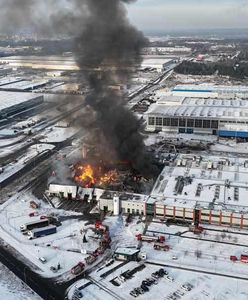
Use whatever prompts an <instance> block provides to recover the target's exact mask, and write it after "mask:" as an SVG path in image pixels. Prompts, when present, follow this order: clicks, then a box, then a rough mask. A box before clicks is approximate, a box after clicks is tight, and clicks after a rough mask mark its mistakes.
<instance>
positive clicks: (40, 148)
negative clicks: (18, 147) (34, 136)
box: [0, 144, 55, 182]
mask: <svg viewBox="0 0 248 300" xmlns="http://www.w3.org/2000/svg"><path fill="white" fill-rule="evenodd" d="M54 147H55V146H53V145H49V144H37V145H33V146H31V147H29V148H28V149H27V150H26V152H25V153H24V154H23V155H22V156H20V157H18V159H17V160H16V161H15V162H12V163H10V164H8V166H7V167H5V168H4V171H3V173H2V174H0V182H2V181H4V180H6V179H7V178H9V177H10V176H12V175H13V174H15V173H16V172H18V171H20V170H21V169H23V168H24V167H25V165H27V164H28V163H29V162H30V161H31V160H32V159H33V158H35V157H36V156H38V155H41V154H42V153H44V152H45V151H49V150H52V149H54Z"/></svg>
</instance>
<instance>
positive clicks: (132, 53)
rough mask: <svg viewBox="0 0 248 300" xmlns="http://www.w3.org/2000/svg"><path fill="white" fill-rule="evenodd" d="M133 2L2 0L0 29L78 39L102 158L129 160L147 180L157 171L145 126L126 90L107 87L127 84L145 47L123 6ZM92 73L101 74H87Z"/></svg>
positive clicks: (78, 57)
mask: <svg viewBox="0 0 248 300" xmlns="http://www.w3.org/2000/svg"><path fill="white" fill-rule="evenodd" d="M0 1H1V0H0ZM41 2H42V3H41ZM131 2H135V0H60V2H58V1H56V0H46V1H35V0H24V1H23V0H11V1H9V0H7V1H4V2H3V1H1V6H0V9H1V13H0V19H1V24H2V28H3V27H4V28H6V27H8V26H9V28H8V29H11V30H12V29H14V28H13V27H17V28H20V27H21V26H23V27H25V26H28V24H30V25H32V26H34V27H35V28H36V29H38V31H39V32H42V33H47V34H51V33H64V34H68V33H73V34H74V35H75V36H76V39H75V45H74V55H75V58H76V61H77V63H78V65H79V66H80V68H81V70H82V72H83V75H84V78H85V79H86V80H87V82H88V84H89V86H90V89H91V93H90V95H89V96H88V97H87V99H86V102H87V104H88V106H89V107H90V108H91V109H92V111H93V112H94V124H93V125H94V126H92V128H91V129H92V134H93V132H94V133H95V132H97V137H95V140H98V143H101V146H102V145H104V147H103V148H104V151H103V155H104V156H105V157H103V158H105V160H110V159H117V160H122V161H129V162H130V163H131V165H132V166H133V168H134V169H135V170H137V171H138V172H140V173H141V174H142V175H144V176H147V177H149V176H151V175H152V174H153V173H154V172H156V169H155V168H154V166H153V164H152V161H151V158H150V156H148V155H147V153H146V151H145V146H144V138H143V136H142V135H141V133H140V129H141V124H140V122H139V121H138V119H137V118H136V117H135V116H134V115H133V114H132V113H131V112H130V111H129V110H128V109H127V108H126V107H125V102H124V100H123V91H118V92H116V90H113V89H110V88H109V86H116V85H118V84H124V85H127V84H128V83H129V81H130V79H131V76H132V74H133V72H134V70H135V69H136V67H137V66H139V64H140V62H141V53H140V52H141V49H142V47H143V46H145V45H146V43H147V40H146V38H145V37H144V36H143V34H142V32H140V31H138V30H137V29H136V28H135V27H134V26H132V25H131V24H130V23H129V21H128V18H127V12H126V8H125V6H124V3H131ZM58 3H60V4H58ZM56 4H57V6H56ZM1 17H2V18H1ZM13 19H14V21H12V20H13ZM92 69H97V71H85V70H92ZM81 123H82V124H83V125H84V120H82V121H81ZM88 128H89V127H88ZM106 153H107V154H108V155H106Z"/></svg>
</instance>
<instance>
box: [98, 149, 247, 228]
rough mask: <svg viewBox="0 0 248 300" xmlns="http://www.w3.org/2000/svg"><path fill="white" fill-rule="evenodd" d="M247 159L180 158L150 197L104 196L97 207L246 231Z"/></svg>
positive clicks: (166, 171) (164, 175)
mask: <svg viewBox="0 0 248 300" xmlns="http://www.w3.org/2000/svg"><path fill="white" fill-rule="evenodd" d="M247 199H248V160H245V159H242V158H240V159H237V158H225V157H222V158H220V157H214V156H212V157H209V156H208V157H201V156H199V157H196V156H193V155H180V156H179V157H178V159H177V160H176V161H174V162H172V163H171V165H170V166H166V167H165V168H164V170H163V171H162V173H161V174H160V176H159V177H158V179H157V181H156V183H155V185H154V188H153V191H152V192H151V194H150V196H145V195H137V194H129V193H120V194H118V192H109V191H106V192H104V193H103V194H102V195H101V196H100V197H99V199H98V200H99V207H100V209H101V210H103V211H112V212H114V214H115V215H116V214H119V213H131V214H139V215H147V216H149V215H150V216H154V217H156V218H159V219H165V220H166V219H167V220H168V219H169V220H180V221H184V222H187V223H189V224H190V223H192V222H197V223H202V224H212V225H223V226H233V227H238V228H246V229H248V202H247Z"/></svg>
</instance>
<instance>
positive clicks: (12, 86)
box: [0, 80, 48, 91]
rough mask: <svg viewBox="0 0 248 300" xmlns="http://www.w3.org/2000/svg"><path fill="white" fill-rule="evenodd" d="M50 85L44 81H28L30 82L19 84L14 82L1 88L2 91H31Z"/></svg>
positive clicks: (25, 81)
mask: <svg viewBox="0 0 248 300" xmlns="http://www.w3.org/2000/svg"><path fill="white" fill-rule="evenodd" d="M46 83H48V81H47V80H42V81H34V82H32V81H28V80H23V81H18V82H12V83H10V84H5V85H4V86H3V87H0V88H2V89H9V90H11V89H15V90H23V91H25V90H30V89H34V88H37V87H40V86H42V85H45V84H46Z"/></svg>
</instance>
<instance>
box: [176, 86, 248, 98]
mask: <svg viewBox="0 0 248 300" xmlns="http://www.w3.org/2000/svg"><path fill="white" fill-rule="evenodd" d="M172 94H173V95H174V96H185V97H205V98H207V97H211V98H218V97H221V98H225V97H227V98H235V97H240V98H248V87H247V86H241V85H240V86H239V85H236V86H224V85H177V86H175V87H174V88H173V90H172Z"/></svg>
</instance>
